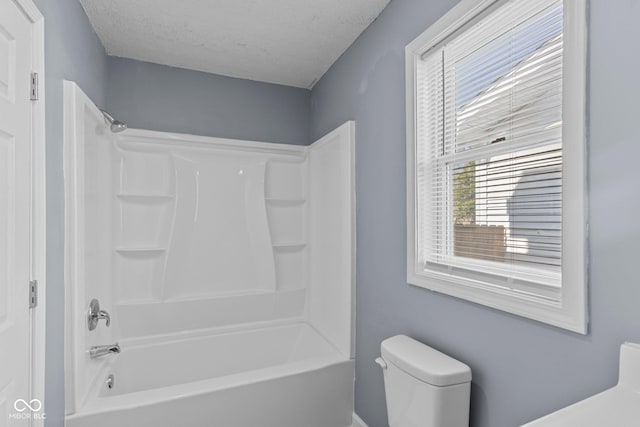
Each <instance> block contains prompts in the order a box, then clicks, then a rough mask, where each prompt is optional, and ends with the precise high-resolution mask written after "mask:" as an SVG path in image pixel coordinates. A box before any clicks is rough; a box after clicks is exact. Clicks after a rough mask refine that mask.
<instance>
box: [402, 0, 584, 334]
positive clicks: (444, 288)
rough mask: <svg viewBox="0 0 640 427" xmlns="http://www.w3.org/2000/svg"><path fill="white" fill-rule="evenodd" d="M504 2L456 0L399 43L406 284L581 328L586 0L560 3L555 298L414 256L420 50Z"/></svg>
mask: <svg viewBox="0 0 640 427" xmlns="http://www.w3.org/2000/svg"><path fill="white" fill-rule="evenodd" d="M507 1H508V0H482V1H477V0H462V1H461V2H460V3H458V4H457V5H456V6H455V7H453V8H452V9H451V10H450V11H449V12H448V13H446V14H445V15H444V16H443V17H442V18H440V19H439V20H438V21H436V22H435V23H434V24H432V25H431V26H430V27H429V28H427V30H426V31H424V32H423V33H422V34H421V35H419V36H418V37H417V38H416V39H415V40H413V41H412V42H411V43H409V44H408V45H407V46H406V48H405V73H406V75H405V79H406V130H407V141H406V144H407V146H406V148H407V152H406V155H407V159H406V160H407V282H408V283H409V284H411V285H415V286H419V287H423V288H426V289H430V290H432V291H436V292H439V293H443V294H447V295H451V296H454V297H457V298H461V299H464V300H467V301H471V302H474V303H478V304H482V305H485V306H488V307H492V308H495V309H498V310H502V311H506V312H508V313H512V314H516V315H519V316H523V317H526V318H529V319H534V320H537V321H540V322H543V323H547V324H550V325H554V326H557V327H560V328H564V329H567V330H570V331H574V332H577V333H580V334H587V332H588V309H587V290H588V284H587V280H588V274H587V268H588V263H587V243H588V233H587V232H588V217H587V209H586V207H587V168H586V165H587V162H586V153H587V149H586V135H587V133H586V123H587V122H586V112H587V107H586V105H587V104H586V100H587V24H586V17H587V4H586V2H587V0H564V1H563V19H564V24H563V25H564V28H563V44H564V46H563V71H562V73H563V74H562V77H563V88H562V97H563V100H562V120H563V129H562V150H563V159H562V166H563V176H562V179H563V183H562V186H563V188H562V193H563V202H562V260H563V261H562V286H561V288H560V292H559V296H558V297H557V298H549V297H545V296H543V295H535V294H529V293H526V292H522V291H518V290H515V289H510V288H508V287H504V286H502V285H499V284H495V285H489V286H488V285H487V283H485V282H481V281H477V280H473V279H470V278H465V277H461V276H456V275H454V274H448V273H445V272H438V271H433V270H425V268H424V266H423V262H422V260H419V259H418V253H419V250H418V247H417V244H418V236H417V234H416V230H417V226H418V224H417V219H418V215H417V212H416V206H417V202H416V201H417V197H418V194H417V192H416V171H417V168H416V143H417V138H416V133H417V132H416V129H417V124H418V123H417V117H416V110H417V108H416V89H417V82H416V69H417V63H418V61H419V60H421V58H422V57H423V55H424V54H425V53H426V52H427V51H429V50H431V49H433V48H435V47H437V46H439V45H441V44H442V43H443V42H445V41H446V40H447V39H448V38H450V37H452V36H454V35H455V34H457V33H459V32H460V31H464V30H465V29H466V28H468V27H469V26H470V25H472V24H473V23H475V22H476V21H477V20H478V19H481V18H482V17H483V16H486V14H489V13H491V12H492V11H493V10H495V9H496V8H499V7H500V6H501V5H503V4H505V3H506V2H507Z"/></svg>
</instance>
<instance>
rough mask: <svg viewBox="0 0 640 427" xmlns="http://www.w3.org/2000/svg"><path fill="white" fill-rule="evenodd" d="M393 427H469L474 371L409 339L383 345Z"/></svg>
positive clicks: (382, 362) (389, 340)
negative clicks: (472, 375)
mask: <svg viewBox="0 0 640 427" xmlns="http://www.w3.org/2000/svg"><path fill="white" fill-rule="evenodd" d="M380 349H381V352H382V357H381V358H378V359H376V362H377V363H378V364H379V365H381V366H382V368H383V372H384V385H385V393H386V397H387V413H388V417H389V426H390V427H468V426H469V397H470V394H471V369H470V368H469V367H468V366H467V365H465V364H464V363H462V362H459V361H457V360H455V359H453V358H451V357H449V356H447V355H446V354H443V353H440V352H439V351H437V350H434V349H433V348H431V347H428V346H426V345H424V344H422V343H421V342H418V341H416V340H414V339H411V338H409V337H407V336H405V335H396V336H394V337H391V338H387V339H386V340H384V341H383V342H382V344H381V345H380Z"/></svg>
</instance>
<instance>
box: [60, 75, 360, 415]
mask: <svg viewBox="0 0 640 427" xmlns="http://www.w3.org/2000/svg"><path fill="white" fill-rule="evenodd" d="M119 119H121V120H123V121H125V122H126V118H122V117H119ZM353 136H354V124H353V122H348V123H345V124H344V125H343V126H341V127H340V128H338V129H336V130H335V131H334V132H332V133H330V134H329V135H327V136H326V137H325V138H322V139H321V140H319V141H317V142H315V143H314V144H312V145H310V146H292V145H284V144H275V143H263V142H254V141H240V140H231V139H222V138H211V137H202V136H194V135H184V134H172V133H164V132H155V131H148V130H137V129H129V130H126V131H124V132H120V133H112V132H110V131H109V128H108V126H106V124H105V123H103V119H102V115H101V113H100V110H98V109H97V108H96V107H95V105H93V103H91V101H90V100H89V98H87V97H86V95H85V94H84V93H83V92H82V91H81V90H80V89H79V88H78V87H77V86H76V85H75V84H74V83H71V82H65V183H66V184H65V185H66V193H65V194H66V206H67V214H66V217H67V222H66V248H65V250H66V260H67V261H66V270H65V272H66V274H65V275H66V277H65V282H66V301H65V305H66V335H65V341H66V344H65V345H66V352H67V355H66V356H65V360H66V364H67V370H69V371H73V372H74V373H75V375H73V376H68V378H67V381H68V383H67V389H68V390H71V394H72V395H74V393H73V389H74V387H75V392H76V393H75V396H76V397H75V398H73V397H72V398H70V399H68V408H67V410H68V412H73V406H74V405H75V404H76V403H79V400H78V399H80V397H78V396H82V395H83V392H82V391H83V389H84V388H85V387H86V384H88V383H91V380H90V379H91V378H92V377H94V376H95V375H96V372H98V371H99V370H100V369H101V366H102V364H104V363H106V362H105V361H104V360H103V359H98V360H89V359H88V358H87V357H86V355H85V353H86V349H87V348H88V347H89V346H91V345H97V344H105V343H110V342H112V341H113V342H115V341H120V344H121V345H122V347H123V352H124V351H126V346H127V345H138V344H140V343H144V342H145V340H148V339H150V337H157V336H167V337H171V336H172V334H181V335H183V336H184V334H185V333H186V334H193V333H196V334H197V333H204V332H202V331H208V332H207V333H215V331H228V330H235V329H238V328H242V327H243V325H256V324H273V323H277V324H281V323H287V322H305V323H308V324H310V325H312V326H313V327H314V328H315V329H316V330H317V331H318V332H319V333H320V334H321V335H322V336H323V337H324V338H325V339H327V340H328V341H330V342H332V344H333V345H334V346H335V347H336V348H337V349H339V350H340V352H341V354H343V355H344V357H346V358H347V359H351V358H352V357H353V310H352V304H353V292H354V291H353V283H354V280H353V276H354V271H355V269H354V260H355V238H354V232H355V227H354V221H355V219H354V218H355V215H354V200H355V198H354V162H353V157H354V156H353V139H354V138H353ZM92 298H98V299H100V304H101V306H102V307H104V308H105V309H106V310H108V311H109V312H110V314H111V320H112V325H111V327H110V328H98V329H97V330H96V331H97V332H96V331H94V332H89V331H87V330H86V327H85V323H86V318H85V312H86V304H87V303H88V301H89V300H91V299H92ZM212 331H213V332H212ZM70 378H71V379H70Z"/></svg>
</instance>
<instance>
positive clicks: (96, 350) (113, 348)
mask: <svg viewBox="0 0 640 427" xmlns="http://www.w3.org/2000/svg"><path fill="white" fill-rule="evenodd" d="M114 353H115V354H117V353H120V345H118V343H115V344H113V345H94V346H93V347H91V348H90V349H89V358H90V359H95V358H97V357H102V356H106V355H107V354H114Z"/></svg>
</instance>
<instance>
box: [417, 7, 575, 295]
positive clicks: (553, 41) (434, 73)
mask: <svg viewBox="0 0 640 427" xmlns="http://www.w3.org/2000/svg"><path fill="white" fill-rule="evenodd" d="M562 30H563V7H562V2H561V1H558V0H542V1H535V2H532V1H526V0H513V1H509V2H506V3H504V4H502V5H500V6H499V7H498V8H496V9H494V10H492V11H490V12H489V13H487V14H485V15H484V16H483V17H482V18H480V19H479V20H478V21H477V22H475V23H472V24H471V25H470V26H468V27H467V28H466V29H464V31H462V32H461V33H458V34H457V35H454V36H453V37H451V38H450V39H448V40H445V42H444V43H443V44H441V45H438V46H437V47H436V48H434V49H431V50H430V51H428V52H427V53H426V54H425V55H423V57H422V59H421V60H420V61H418V64H417V70H416V71H417V74H416V78H417V80H416V84H417V92H416V95H417V99H416V120H417V129H416V132H417V135H416V136H417V140H416V141H417V143H416V160H417V161H416V190H417V192H416V204H417V205H416V207H417V221H416V226H417V230H416V232H417V248H416V249H417V251H418V258H419V259H420V260H422V262H423V263H424V267H425V269H427V270H436V271H442V272H446V273H450V274H456V275H461V276H465V277H467V278H471V279H477V280H480V281H486V279H487V277H489V276H490V277H491V278H492V283H494V284H496V283H497V284H498V285H500V284H502V283H504V285H505V286H509V287H518V286H520V288H522V289H524V290H526V289H528V287H530V286H538V287H539V286H540V285H542V288H544V287H551V288H553V287H558V286H560V283H561V277H560V276H561V264H562V259H561V253H562V221H561V219H562V58H563V52H562V51H563V34H562ZM496 281H497V282H496ZM536 289H537V290H539V289H538V288H536ZM536 293H540V292H538V291H536Z"/></svg>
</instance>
